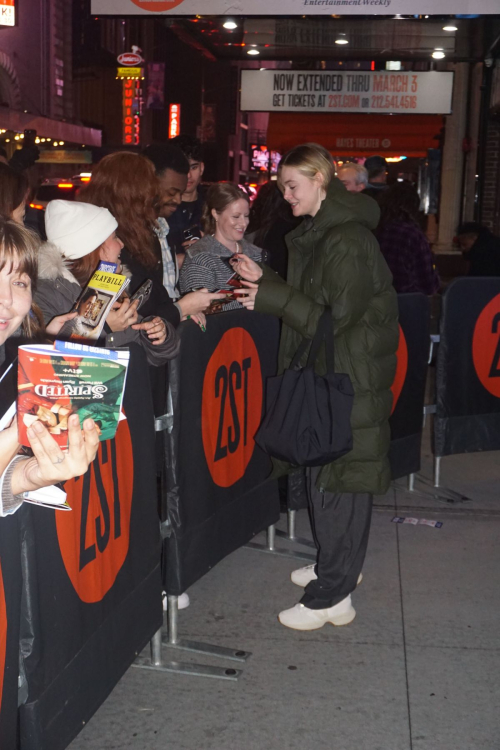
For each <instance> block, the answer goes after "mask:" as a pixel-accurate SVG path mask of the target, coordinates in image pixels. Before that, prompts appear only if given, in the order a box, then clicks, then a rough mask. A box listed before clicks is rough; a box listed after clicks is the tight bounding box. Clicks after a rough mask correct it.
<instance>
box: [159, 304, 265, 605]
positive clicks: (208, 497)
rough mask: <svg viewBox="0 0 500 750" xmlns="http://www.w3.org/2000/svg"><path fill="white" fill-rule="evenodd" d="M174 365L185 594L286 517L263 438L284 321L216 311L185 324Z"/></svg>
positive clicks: (174, 571) (174, 491) (180, 568)
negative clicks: (203, 322) (201, 322)
mask: <svg viewBox="0 0 500 750" xmlns="http://www.w3.org/2000/svg"><path fill="white" fill-rule="evenodd" d="M180 333H181V342H182V344H181V354H180V355H179V357H178V358H177V360H175V361H173V362H172V363H171V368H170V369H171V372H170V377H169V381H170V387H171V394H172V399H173V412H174V417H173V429H172V430H171V431H170V432H169V435H168V438H167V446H166V449H167V462H168V473H169V476H168V485H169V491H168V509H167V512H168V518H169V521H170V524H171V527H170V528H171V535H170V537H169V538H168V539H166V540H165V555H164V563H165V567H164V582H165V587H166V590H167V591H168V593H169V594H172V595H176V594H177V595H178V594H181V593H183V592H184V591H185V590H186V588H188V587H189V586H190V585H192V584H193V583H194V582H195V581H197V580H198V579H199V578H201V576H203V575H204V574H205V573H206V572H207V571H208V570H209V569H210V568H211V567H213V566H214V565H215V564H216V563H217V562H219V561H220V560H222V559H223V558H224V557H226V556H227V555H228V554H230V553H231V552H233V551H234V550H236V549H238V547H241V546H242V545H243V544H245V543H246V542H247V541H249V540H250V539H251V538H252V537H253V536H254V535H255V534H257V533H258V532H260V531H261V530H262V529H264V528H266V527H267V526H269V525H270V524H272V523H275V522H276V521H277V520H278V519H279V500H278V493H277V487H276V483H275V482H268V481H266V480H267V479H268V477H269V474H270V472H271V462H270V459H269V457H268V456H267V455H266V454H265V453H263V451H261V450H260V448H258V446H257V445H256V444H255V441H254V435H255V433H256V431H257V428H258V426H259V424H260V421H261V418H262V412H263V394H264V384H265V379H266V378H267V377H268V376H270V375H274V374H275V373H276V363H277V351H278V339H279V325H278V320H277V319H276V318H272V317H268V316H264V315H260V314H259V313H248V312H247V311H246V310H241V311H235V312H228V313H222V314H220V315H214V316H211V317H210V318H209V319H208V322H207V331H206V333H203V332H202V331H201V330H200V328H199V327H198V326H197V325H195V324H194V323H193V322H187V323H185V324H182V325H181V327H180Z"/></svg>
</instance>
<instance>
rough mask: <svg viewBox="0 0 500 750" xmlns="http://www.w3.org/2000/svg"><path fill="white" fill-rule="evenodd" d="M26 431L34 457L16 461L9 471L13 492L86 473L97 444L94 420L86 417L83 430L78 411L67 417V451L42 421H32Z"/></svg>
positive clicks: (63, 480) (47, 484)
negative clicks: (12, 470) (12, 468)
mask: <svg viewBox="0 0 500 750" xmlns="http://www.w3.org/2000/svg"><path fill="white" fill-rule="evenodd" d="M27 434H28V438H29V441H30V445H31V449H32V451H33V453H34V457H33V458H28V459H26V461H19V462H18V463H17V464H16V466H15V468H14V472H13V474H12V493H13V494H14V495H17V494H19V493H21V492H29V491H32V490H38V489H40V488H41V487H48V486H50V485H52V484H56V483H57V482H65V481H67V480H68V479H73V477H79V476H81V475H82V474H85V472H86V471H87V469H88V467H89V464H91V463H92V461H93V460H94V458H95V456H96V453H97V449H98V447H99V434H98V432H97V428H96V425H95V422H94V421H93V420H92V419H86V420H85V421H84V423H83V430H82V429H81V428H80V420H79V418H78V415H77V414H72V415H71V416H70V417H69V419H68V443H69V447H68V449H67V450H66V451H63V450H62V448H60V446H59V445H58V444H57V443H56V441H55V440H54V438H53V437H52V435H51V434H50V433H49V431H48V430H47V428H46V427H45V426H44V425H43V424H42V423H41V422H34V423H33V425H32V427H29V428H28V431H27Z"/></svg>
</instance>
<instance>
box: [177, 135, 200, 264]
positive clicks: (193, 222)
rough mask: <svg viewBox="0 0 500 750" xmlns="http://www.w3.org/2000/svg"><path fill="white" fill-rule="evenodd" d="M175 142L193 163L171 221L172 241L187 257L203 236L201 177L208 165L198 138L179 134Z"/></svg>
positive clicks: (179, 251) (190, 164)
mask: <svg viewBox="0 0 500 750" xmlns="http://www.w3.org/2000/svg"><path fill="white" fill-rule="evenodd" d="M171 143H172V144H173V145H175V146H177V147H178V148H180V150H181V151H182V153H183V154H184V156H185V157H186V159H187V160H188V162H189V172H188V180H187V185H186V189H185V190H184V192H183V194H182V201H181V204H180V206H179V208H178V209H177V211H176V212H175V214H174V215H173V216H172V217H171V219H170V221H169V224H170V242H171V244H172V247H173V248H174V250H175V252H176V253H177V255H181V256H182V257H183V255H184V253H185V252H186V250H187V249H188V248H189V247H190V246H191V245H192V243H193V241H196V239H197V238H198V239H199V238H200V237H201V230H202V226H201V216H202V212H203V206H204V205H205V191H204V189H203V186H202V184H201V180H202V177H203V172H204V171H205V164H204V161H203V153H202V145H201V142H200V141H199V140H198V139H197V138H192V137H191V136H189V135H178V136H177V138H173V139H172V141H171ZM179 265H182V262H181V263H180V264H179Z"/></svg>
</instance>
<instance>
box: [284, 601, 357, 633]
mask: <svg viewBox="0 0 500 750" xmlns="http://www.w3.org/2000/svg"><path fill="white" fill-rule="evenodd" d="M355 617H356V610H355V609H354V607H351V609H350V610H349V612H346V613H345V615H339V616H338V617H336V618H335V620H326V621H325V622H324V623H323V624H322V625H315V626H314V627H311V625H309V626H308V625H306V623H304V625H287V623H286V622H282V621H281V620H280V618H279V616H278V622H279V623H280V624H281V625H284V626H285V628H290V630H302V631H306V630H321V628H322V627H324V626H325V625H333V626H334V627H337V628H341V627H343V626H344V625H349V624H350V623H351V622H352V621H353V620H354V618H355Z"/></svg>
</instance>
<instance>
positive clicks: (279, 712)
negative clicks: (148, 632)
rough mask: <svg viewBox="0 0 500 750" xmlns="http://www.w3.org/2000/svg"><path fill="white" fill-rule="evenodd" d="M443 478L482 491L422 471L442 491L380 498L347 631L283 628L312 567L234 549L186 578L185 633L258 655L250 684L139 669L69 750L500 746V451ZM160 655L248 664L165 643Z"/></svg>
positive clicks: (460, 460)
mask: <svg viewBox="0 0 500 750" xmlns="http://www.w3.org/2000/svg"><path fill="white" fill-rule="evenodd" d="M422 475H423V476H424V477H427V479H428V480H430V477H431V462H430V455H429V451H428V450H427V451H426V456H425V458H424V466H423V471H422ZM442 483H443V484H444V485H447V486H449V487H452V488H453V489H455V490H458V491H460V492H462V493H464V494H465V495H467V496H468V497H469V498H471V501H470V502H464V503H459V504H457V505H453V504H450V503H447V502H446V501H443V500H439V499H436V498H435V497H434V496H433V494H432V488H431V486H430V483H429V484H427V485H422V484H421V483H419V482H417V488H418V489H419V490H421V489H424V490H425V492H430V493H431V494H422V495H419V494H413V493H412V494H410V493H408V492H407V491H405V490H404V489H397V490H394V489H391V490H390V492H389V493H388V494H387V495H386V496H385V497H379V498H377V499H376V506H375V509H374V513H373V525H372V533H371V538H370V544H369V548H368V554H367V558H366V562H365V566H364V569H363V575H364V580H363V583H362V584H361V586H360V587H359V588H358V590H357V591H356V592H355V593H354V594H353V604H354V606H355V609H356V611H357V617H356V619H355V620H354V622H353V623H352V624H351V625H348V626H346V627H343V628H333V627H332V626H330V625H325V626H324V628H323V629H321V630H317V631H313V632H310V633H300V632H297V631H293V630H288V629H286V628H284V627H283V626H281V625H280V624H279V623H278V620H277V617H276V616H277V614H278V612H279V611H280V610H282V609H285V608H287V607H289V606H292V605H293V604H294V603H296V602H297V601H298V599H299V598H300V589H299V588H298V587H297V586H294V584H292V583H291V581H290V573H291V571H292V570H294V569H295V568H297V567H300V566H301V564H302V563H300V562H297V561H294V560H292V559H290V558H286V557H275V556H272V555H268V554H263V553H261V552H257V551H254V550H250V549H248V548H243V549H240V550H238V551H237V552H235V553H234V554H233V555H231V556H230V557H229V558H227V559H226V560H224V561H223V562H222V563H220V564H219V565H218V566H217V567H216V568H214V570H213V571H211V572H210V574H209V575H207V576H205V577H204V578H203V579H202V580H200V581H198V583H197V584H196V585H195V586H193V587H192V588H191V589H190V591H189V594H190V596H191V606H190V607H189V609H187V610H183V611H181V612H180V613H179V631H180V635H181V636H184V637H186V638H190V639H193V640H205V641H207V642H210V643H214V644H217V645H220V646H230V647H237V648H241V649H245V650H248V651H251V652H252V654H253V655H252V657H251V658H250V659H249V661H248V662H247V663H246V664H245V665H244V666H243V670H244V672H243V675H242V676H241V678H240V679H239V681H238V682H222V681H218V680H213V679H207V678H197V677H188V676H182V675H175V674H168V673H158V672H151V671H146V670H140V669H135V668H130V669H129V670H128V672H127V673H126V674H125V676H124V677H123V679H122V680H121V682H120V683H119V684H118V686H117V687H116V688H115V690H114V691H113V693H112V694H111V696H110V697H109V698H108V700H107V701H106V703H105V704H104V705H103V706H102V707H101V708H100V710H99V711H98V712H97V713H96V715H95V716H94V717H93V718H92V720H91V721H90V722H89V724H88V725H87V726H86V727H85V728H84V729H83V731H82V732H81V733H80V735H79V736H78V737H77V738H76V739H75V740H74V742H73V743H72V744H71V745H70V750H128V749H129V748H130V749H131V750H164V749H167V750H264V748H266V749H267V748H273V749H274V750H499V749H500V710H499V705H500V689H499V685H500V678H499V673H500V627H499V614H500V613H499V592H500V586H499V580H500V572H499V571H500V544H499V539H500V503H499V501H498V497H499V487H500V462H499V454H498V453H482V454H470V455H466V456H455V457H450V458H446V459H443V462H442ZM398 485H399V486H400V487H402V488H404V482H403V481H400V482H398ZM396 515H397V516H405V517H409V516H411V517H415V518H419V519H421V518H427V519H434V520H439V521H442V522H443V526H442V528H440V529H437V528H431V527H428V526H424V525H417V526H413V525H406V524H404V525H403V524H397V523H392V518H393V517H394V516H396ZM297 516H298V517H297V534H298V535H301V536H307V537H308V538H311V532H310V527H309V521H308V516H307V512H306V511H300V512H299V513H298V514H297ZM280 526H281V527H282V528H284V527H285V518H284V516H282V520H281V523H280ZM259 540H260V541H262V542H264V541H265V540H264V535H260V537H259V538H258V539H257V541H259ZM276 546H279V547H282V548H287V549H296V550H299V549H300V551H307V550H306V549H304V548H299V547H298V546H297V545H294V544H291V543H289V542H286V541H283V540H279V539H278V540H277V543H276ZM309 551H310V550H309ZM148 652H149V649H148ZM164 658H165V659H174V660H179V661H197V662H202V663H207V664H217V665H219V666H227V667H231V666H233V667H234V666H240V665H235V663H234V662H227V661H226V662H221V661H216V660H214V659H211V658H207V657H200V656H195V655H192V656H190V655H189V654H188V653H186V652H172V651H171V650H170V649H164Z"/></svg>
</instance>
